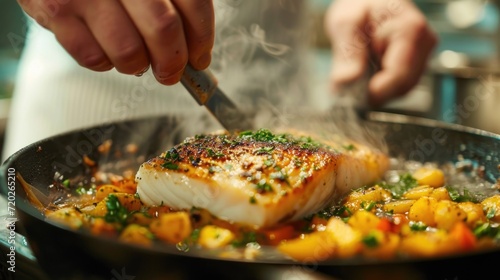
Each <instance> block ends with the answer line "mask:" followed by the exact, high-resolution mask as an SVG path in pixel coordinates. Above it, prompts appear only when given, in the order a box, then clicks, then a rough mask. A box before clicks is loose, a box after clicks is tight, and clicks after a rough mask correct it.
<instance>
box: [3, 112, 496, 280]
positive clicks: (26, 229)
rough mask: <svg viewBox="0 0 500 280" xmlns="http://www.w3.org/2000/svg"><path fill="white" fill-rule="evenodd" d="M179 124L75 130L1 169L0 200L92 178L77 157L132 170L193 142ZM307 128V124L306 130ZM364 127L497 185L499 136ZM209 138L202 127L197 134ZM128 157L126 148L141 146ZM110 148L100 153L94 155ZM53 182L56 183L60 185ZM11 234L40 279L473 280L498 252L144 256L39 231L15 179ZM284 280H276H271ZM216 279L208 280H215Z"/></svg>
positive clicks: (413, 125)
mask: <svg viewBox="0 0 500 280" xmlns="http://www.w3.org/2000/svg"><path fill="white" fill-rule="evenodd" d="M185 119H186V118H185V116H165V117H154V118H145V119H139V120H132V121H120V122H115V123H109V124H104V125H101V126H96V127H91V128H88V129H82V130H78V131H74V132H69V133H66V134H62V135H58V136H55V137H51V138H48V139H45V140H42V141H39V142H36V143H33V144H31V145H29V146H27V147H25V148H24V149H22V150H20V151H18V152H17V153H15V154H14V155H12V156H11V157H10V158H9V159H7V160H6V162H5V163H4V164H3V165H2V167H1V170H0V174H1V176H2V178H1V192H2V194H3V195H4V196H7V192H8V189H7V180H8V179H7V178H8V177H9V176H10V175H9V173H12V171H13V170H15V171H16V172H17V173H18V174H20V175H21V176H22V178H23V179H24V180H25V181H26V182H27V183H28V184H29V185H31V186H33V188H36V190H37V191H39V192H41V193H44V194H48V192H49V191H48V186H49V185H51V184H52V183H53V182H54V176H55V174H56V173H57V174H59V175H61V176H64V178H74V177H77V176H78V177H81V178H86V177H89V176H90V175H91V171H90V170H89V167H88V165H86V164H84V163H83V162H82V159H81V158H82V156H83V155H84V154H85V155H88V156H89V157H90V158H92V159H93V160H95V161H97V162H98V168H99V169H100V170H102V171H109V172H121V171H123V170H125V169H127V168H132V170H134V169H137V168H138V166H139V165H140V164H141V163H142V162H143V161H144V160H146V159H148V158H150V157H153V156H156V155H157V154H159V153H160V152H161V151H164V150H166V149H167V148H169V147H171V146H172V145H173V144H174V143H178V142H179V141H181V140H182V139H184V137H186V136H188V135H192V134H194V133H193V131H192V130H190V128H189V127H188V126H187V124H186V123H185V122H184V121H183V120H185ZM311 122H312V121H311V120H310V119H308V123H311ZM364 122H366V125H367V126H370V127H372V128H374V129H375V130H376V131H383V135H384V136H383V137H384V140H385V142H386V143H387V147H388V148H389V153H390V155H391V156H392V157H395V158H402V159H409V160H417V161H420V162H428V161H430V162H436V163H438V164H445V163H450V162H451V163H454V162H457V161H459V160H463V159H465V160H469V161H470V162H471V163H472V166H482V168H481V170H482V172H481V174H482V176H483V177H484V178H485V179H486V180H487V181H489V182H491V183H493V182H495V181H496V179H497V178H499V175H500V174H499V168H498V163H499V162H500V136H499V135H496V134H492V133H488V132H485V131H481V130H477V129H472V128H467V127H463V126H459V125H451V124H445V123H441V122H437V121H432V120H427V119H419V118H414V117H408V116H402V115H394V114H388V113H381V112H372V113H370V114H369V115H368V116H367V120H365V121H364ZM202 127H205V128H207V129H212V128H211V127H210V125H206V126H202ZM144 139H147V140H148V141H147V142H146V143H147V144H141V145H139V146H138V149H137V151H135V152H130V153H128V152H125V151H127V149H126V147H127V145H129V144H131V143H142V142H144ZM106 140H111V141H112V146H111V147H112V148H111V150H110V151H109V152H108V153H100V152H99V151H98V146H99V145H100V144H101V143H103V142H104V141H106ZM59 175H58V176H59ZM15 191H16V194H15V195H16V200H15V202H16V214H17V216H18V218H19V221H18V222H17V224H16V225H17V227H16V229H17V230H18V232H19V233H20V234H22V235H24V236H25V237H26V239H27V241H28V244H29V246H30V248H31V250H32V252H33V254H34V255H35V257H36V259H37V261H38V263H39V265H40V266H41V268H42V269H43V270H44V272H45V273H46V274H47V275H49V279H118V280H119V279H148V280H149V279H199V278H206V279H275V278H273V277H272V275H276V274H273V273H274V272H275V271H276V270H281V271H283V270H287V271H289V274H287V275H288V276H287V277H285V276H282V277H281V278H284V279H300V277H298V275H299V274H294V271H297V272H300V271H302V272H314V273H317V275H327V276H328V277H329V278H321V279H332V278H333V277H335V278H341V279H402V278H404V279H468V278H471V279H477V277H479V276H480V275H482V274H484V273H486V271H489V272H491V271H492V269H493V268H495V265H497V263H498V261H500V249H492V250H488V251H481V252H474V253H468V254H459V255H454V256H448V257H439V258H437V257H436V258H431V259H425V258H421V259H419V258H412V259H397V260H368V259H349V260H329V261H325V262H318V263H304V264H301V263H296V262H294V261H291V260H286V259H281V258H276V259H273V258H267V259H264V260H254V261H252V260H231V259H221V258H218V257H215V256H213V255H210V254H209V253H207V252H206V251H201V250H195V249H193V250H188V251H187V252H184V251H179V250H178V249H177V248H175V246H162V247H154V248H143V247H139V246H135V245H132V244H125V243H122V242H119V241H116V240H112V239H108V238H105V237H101V236H92V235H90V234H87V233H84V232H79V231H73V230H69V229H67V228H65V227H62V226H59V225H57V224H54V223H51V222H48V221H46V220H45V219H44V217H43V216H42V214H41V213H40V212H39V211H38V210H37V209H36V208H35V207H34V206H33V205H31V204H30V203H29V202H28V201H27V195H26V192H25V191H24V189H23V188H22V187H21V182H20V181H19V180H17V179H16V189H15ZM280 275H284V274H280ZM214 277H217V278H214Z"/></svg>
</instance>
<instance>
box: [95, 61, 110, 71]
mask: <svg viewBox="0 0 500 280" xmlns="http://www.w3.org/2000/svg"><path fill="white" fill-rule="evenodd" d="M113 67H114V65H113V64H112V63H111V62H110V61H109V60H104V61H102V62H101V63H99V64H98V65H97V66H95V68H94V69H95V70H96V71H108V70H111V69H113Z"/></svg>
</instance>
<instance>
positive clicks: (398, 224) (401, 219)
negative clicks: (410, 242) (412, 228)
mask: <svg viewBox="0 0 500 280" xmlns="http://www.w3.org/2000/svg"><path fill="white" fill-rule="evenodd" d="M408 222H409V221H408V218H407V217H406V215H404V214H394V215H392V229H391V231H392V232H394V233H400V232H401V228H402V227H403V226H404V225H406V224H408Z"/></svg>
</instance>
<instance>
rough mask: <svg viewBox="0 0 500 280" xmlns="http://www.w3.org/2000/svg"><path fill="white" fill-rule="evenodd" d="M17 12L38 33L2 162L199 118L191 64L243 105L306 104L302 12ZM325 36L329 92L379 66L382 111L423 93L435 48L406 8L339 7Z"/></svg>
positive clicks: (190, 0)
mask: <svg viewBox="0 0 500 280" xmlns="http://www.w3.org/2000/svg"><path fill="white" fill-rule="evenodd" d="M19 4H20V6H21V8H22V9H23V10H24V11H25V12H26V13H27V15H28V16H30V18H32V19H34V20H35V21H36V22H37V23H36V24H35V23H34V24H32V25H31V26H30V31H29V34H28V37H27V41H26V45H25V48H24V50H23V55H22V58H21V63H20V66H19V72H18V77H17V80H18V82H17V83H16V88H15V92H14V95H13V100H12V105H11V116H10V118H9V121H8V124H7V130H6V140H5V146H4V153H3V158H4V159H5V158H6V157H8V156H9V155H10V154H12V153H14V152H15V151H17V150H18V149H20V148H22V147H24V146H26V145H28V144H30V143H32V142H34V141H37V140H40V139H42V138H45V137H49V136H51V135H54V134H57V133H61V132H65V131H69V130H73V129H78V128H82V127H87V126H91V125H95V124H98V123H102V122H106V121H116V120H123V119H129V118H137V117H142V116H152V115H161V114H165V113H176V112H182V111H185V110H186V108H192V107H193V102H194V101H193V100H191V99H190V98H191V97H190V96H189V95H188V94H187V93H186V92H185V91H184V90H183V89H182V88H180V87H179V84H178V82H179V80H180V78H181V76H182V73H183V70H184V67H185V66H186V64H187V63H190V64H191V65H192V66H193V67H194V68H196V69H199V70H201V69H206V68H207V67H208V66H210V68H211V69H212V70H213V71H215V72H216V74H217V77H218V78H219V81H220V83H221V84H222V83H224V89H227V90H225V92H228V93H231V94H233V96H232V97H233V98H235V100H236V101H238V103H240V104H250V105H252V106H260V105H259V104H261V103H262V102H258V101H256V100H261V101H262V100H267V101H268V102H269V103H270V104H273V106H283V107H280V108H284V107H294V106H304V105H303V104H306V103H307V96H304V92H305V88H306V87H305V86H304V84H305V83H306V82H307V79H306V78H305V76H306V75H304V71H305V70H304V68H303V67H299V66H298V65H302V64H304V63H305V58H306V56H305V55H304V52H303V50H304V49H305V48H306V46H307V40H305V39H304V38H307V37H304V36H306V35H307V34H308V32H309V31H308V30H307V28H306V27H307V26H306V24H304V23H305V22H306V21H305V20H306V16H305V12H304V10H305V9H306V6H307V3H306V2H305V1H297V0H282V1H266V0H257V1H238V0H214V1H212V0H149V1H131V0H122V1H116V0H110V1H98V0H93V1H89V0H72V1H61V0H51V1H45V0H30V1H21V0H20V1H19ZM324 25H325V30H326V34H327V35H328V36H329V38H330V39H331V45H332V51H333V56H332V57H333V62H332V65H333V67H332V72H331V75H330V84H331V88H332V91H333V92H335V91H336V89H338V88H340V87H342V85H344V84H346V83H349V82H352V81H355V80H356V79H357V78H359V77H360V76H361V75H363V73H364V72H365V70H366V68H367V67H368V64H369V62H370V60H371V59H375V60H376V62H377V64H379V65H380V69H379V70H378V71H377V72H376V73H375V74H374V75H373V76H372V78H371V79H370V81H369V87H368V89H369V98H370V102H371V103H372V104H373V105H375V106H380V105H382V104H384V103H385V102H388V101H389V100H391V99H393V98H397V97H399V96H402V95H404V94H405V93H406V92H408V90H409V89H411V88H412V87H413V86H414V85H415V84H416V83H417V82H418V80H419V77H420V75H421V74H422V73H423V71H424V70H425V67H426V65H427V60H428V58H429V56H430V54H431V52H432V50H433V48H434V46H435V45H436V42H437V37H436V35H435V33H434V32H433V31H432V30H431V28H430V27H429V25H428V24H427V22H426V19H425V17H424V15H423V14H422V13H421V12H420V11H419V10H418V8H417V7H416V6H415V5H414V4H413V3H412V2H411V1H409V0H391V1H387V0H336V1H333V2H332V3H331V5H330V7H329V9H328V10H327V12H326V14H325V21H324ZM149 69H150V70H149ZM263 69H265V71H263ZM242 73H244V74H242ZM136 76H141V77H136ZM164 85H166V86H170V87H165V86H164ZM290 97H295V98H290ZM280 102H281V103H280ZM276 104H282V105H276ZM190 110H191V109H190ZM200 110H201V109H200ZM200 114H201V113H200Z"/></svg>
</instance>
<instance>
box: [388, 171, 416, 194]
mask: <svg viewBox="0 0 500 280" xmlns="http://www.w3.org/2000/svg"><path fill="white" fill-rule="evenodd" d="M379 185H380V186H381V187H382V188H384V189H386V190H388V191H390V192H391V193H392V196H393V197H394V198H401V196H402V195H403V194H404V193H405V192H407V191H408V190H410V189H413V188H414V187H416V186H418V182H417V180H416V179H415V178H413V176H411V174H410V173H405V174H402V175H401V176H400V177H399V181H398V182H396V183H393V184H388V183H386V182H383V183H381V184H379Z"/></svg>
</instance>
